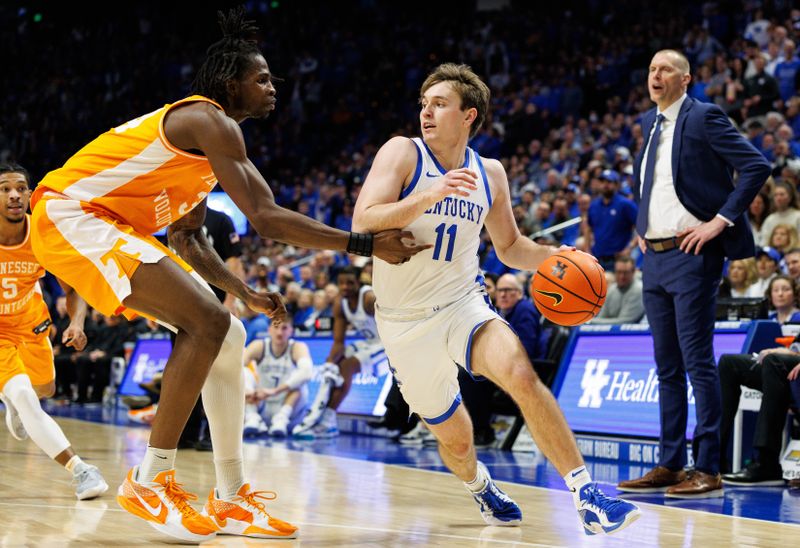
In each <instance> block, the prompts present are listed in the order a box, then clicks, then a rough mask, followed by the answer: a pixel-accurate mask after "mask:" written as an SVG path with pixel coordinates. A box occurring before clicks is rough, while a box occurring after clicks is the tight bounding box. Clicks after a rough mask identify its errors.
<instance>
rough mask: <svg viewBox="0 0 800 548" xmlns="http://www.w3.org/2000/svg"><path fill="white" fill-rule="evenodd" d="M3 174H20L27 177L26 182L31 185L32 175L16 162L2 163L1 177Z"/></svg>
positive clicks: (0, 167) (0, 164) (0, 165)
mask: <svg viewBox="0 0 800 548" xmlns="http://www.w3.org/2000/svg"><path fill="white" fill-rule="evenodd" d="M3 173H20V174H22V175H23V176H24V177H25V181H26V182H27V183H28V186H30V184H31V174H30V173H28V170H27V169H25V168H24V167H22V166H21V165H19V164H17V163H14V162H3V163H0V175H2V174H3Z"/></svg>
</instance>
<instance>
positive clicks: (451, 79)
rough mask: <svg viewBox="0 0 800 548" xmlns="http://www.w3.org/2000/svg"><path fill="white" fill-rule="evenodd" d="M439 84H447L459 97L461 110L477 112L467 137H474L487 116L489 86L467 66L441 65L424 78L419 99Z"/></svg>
mask: <svg viewBox="0 0 800 548" xmlns="http://www.w3.org/2000/svg"><path fill="white" fill-rule="evenodd" d="M439 82H447V83H449V84H450V85H451V86H452V87H453V89H454V90H455V92H456V93H458V95H459V97H461V110H467V109H469V108H474V109H475V110H476V111H477V112H478V115H477V116H476V117H475V121H474V122H472V127H470V128H469V136H470V137H474V136H475V134H476V133H478V130H479V129H480V128H481V126H482V125H483V122H485V121H486V116H487V115H488V114H489V99H490V98H491V95H492V92H491V91H490V90H489V86H487V85H486V84H485V83H484V81H483V80H481V79H480V77H479V76H478V75H477V74H475V73H474V72H473V71H472V69H471V68H470V67H469V66H468V65H457V64H455V63H443V64H441V65H439V66H438V67H436V69H434V71H433V72H431V73H430V74H429V75H428V77H427V78H425V81H424V82H423V83H422V87H421V88H420V92H419V94H420V97H422V96H423V95H424V94H425V92H426V91H428V90H429V89H430V88H431V87H433V86H435V85H436V84H438V83H439Z"/></svg>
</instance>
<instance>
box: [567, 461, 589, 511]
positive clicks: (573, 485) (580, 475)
mask: <svg viewBox="0 0 800 548" xmlns="http://www.w3.org/2000/svg"><path fill="white" fill-rule="evenodd" d="M591 482H592V476H590V475H589V471H588V470H587V469H586V466H585V465H583V466H578V467H577V468H575V469H574V470H570V471H569V472H567V473H566V475H565V476H564V483H566V484H567V488H568V489H569V490H570V491H572V494H573V499H574V500H575V501H576V502H575V504H576V505H577V504H578V502H577V501H578V500H579V497H578V496H577V495H578V493H580V491H581V488H582V487H583V486H584V485H586V484H587V483H591Z"/></svg>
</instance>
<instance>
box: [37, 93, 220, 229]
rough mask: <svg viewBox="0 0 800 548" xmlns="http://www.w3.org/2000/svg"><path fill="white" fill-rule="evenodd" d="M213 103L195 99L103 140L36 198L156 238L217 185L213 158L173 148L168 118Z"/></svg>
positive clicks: (53, 176) (45, 183) (55, 175)
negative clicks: (55, 196)
mask: <svg viewBox="0 0 800 548" xmlns="http://www.w3.org/2000/svg"><path fill="white" fill-rule="evenodd" d="M198 101H205V102H208V103H211V104H212V105H214V106H216V107H217V108H219V109H220V110H222V107H221V106H220V105H218V104H217V103H215V102H214V101H212V100H210V99H208V98H206V97H203V96H200V95H193V96H191V97H187V98H186V99H182V100H180V101H177V102H175V103H172V104H171V105H164V107H162V108H160V109H158V110H156V111H154V112H151V113H150V114H145V115H144V116H141V117H139V118H136V119H135V120H131V121H130V122H127V123H125V124H122V125H121V126H119V127H115V128H113V129H111V130H109V131H107V132H106V133H103V134H102V135H100V136H99V137H98V138H97V139H95V140H94V141H92V142H91V143H89V144H88V145H86V146H85V147H83V148H82V149H81V150H79V151H78V152H77V153H76V154H75V155H74V156H72V158H70V159H69V160H67V163H66V164H64V166H63V167H61V168H59V169H56V170H55V171H51V172H50V173H48V174H47V175H46V176H45V178H44V180H42V182H41V183H39V186H38V187H37V188H36V191H35V192H34V193H33V196H32V197H31V210H33V208H34V207H35V205H36V203H37V201H38V200H39V199H40V198H41V197H42V195H43V194H44V193H45V192H47V191H55V192H57V193H59V194H61V195H64V196H66V197H68V198H70V199H72V200H78V201H80V202H84V203H85V204H89V205H88V206H85V208H86V209H89V210H90V209H91V208H92V207H97V208H99V209H102V210H103V211H104V212H106V213H107V214H109V215H110V216H112V217H114V218H116V219H119V220H120V221H122V222H124V223H125V224H128V225H130V226H131V227H133V228H134V230H136V231H137V232H139V233H141V234H146V235H149V234H153V233H154V232H157V231H158V230H160V229H162V228H164V227H165V226H167V225H169V224H171V223H173V222H175V221H177V220H178V219H180V218H181V217H183V216H184V215H186V214H187V213H188V212H189V211H191V210H192V209H193V208H194V207H195V206H196V205H197V204H199V203H200V202H201V201H202V200H203V199H204V198H205V197H206V195H207V194H208V193H209V192H210V191H211V189H212V188H214V186H215V185H216V184H217V179H216V177H215V176H214V173H213V171H212V170H211V166H210V164H209V162H208V159H207V158H206V157H205V156H199V155H196V154H190V153H188V152H185V151H183V150H180V149H178V148H176V147H174V146H173V145H172V144H170V143H169V141H167V138H166V136H165V135H164V118H165V117H166V115H167V113H168V112H169V111H170V110H171V109H173V108H175V107H176V106H178V105H183V104H186V103H192V102H198Z"/></svg>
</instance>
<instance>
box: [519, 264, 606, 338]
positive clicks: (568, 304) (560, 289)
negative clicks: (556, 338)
mask: <svg viewBox="0 0 800 548" xmlns="http://www.w3.org/2000/svg"><path fill="white" fill-rule="evenodd" d="M530 292H531V296H532V297H533V302H534V303H535V304H536V308H538V309H539V312H541V313H542V315H544V317H545V318H547V319H548V320H550V321H551V322H553V323H557V324H559V325H565V326H573V325H580V324H582V323H586V322H588V321H589V320H591V319H592V318H594V317H595V316H596V315H597V313H598V312H600V308H602V306H603V303H604V302H605V300H606V274H605V270H603V267H602V266H600V265H599V264H597V261H595V260H594V258H593V257H592V256H591V255H588V254H586V253H581V252H580V251H560V252H558V254H556V255H552V256H550V257H548V258H547V259H546V260H544V261H543V262H542V264H540V265H539V269H538V270H537V271H536V273H535V274H534V276H533V280H532V281H531V287H530Z"/></svg>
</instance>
